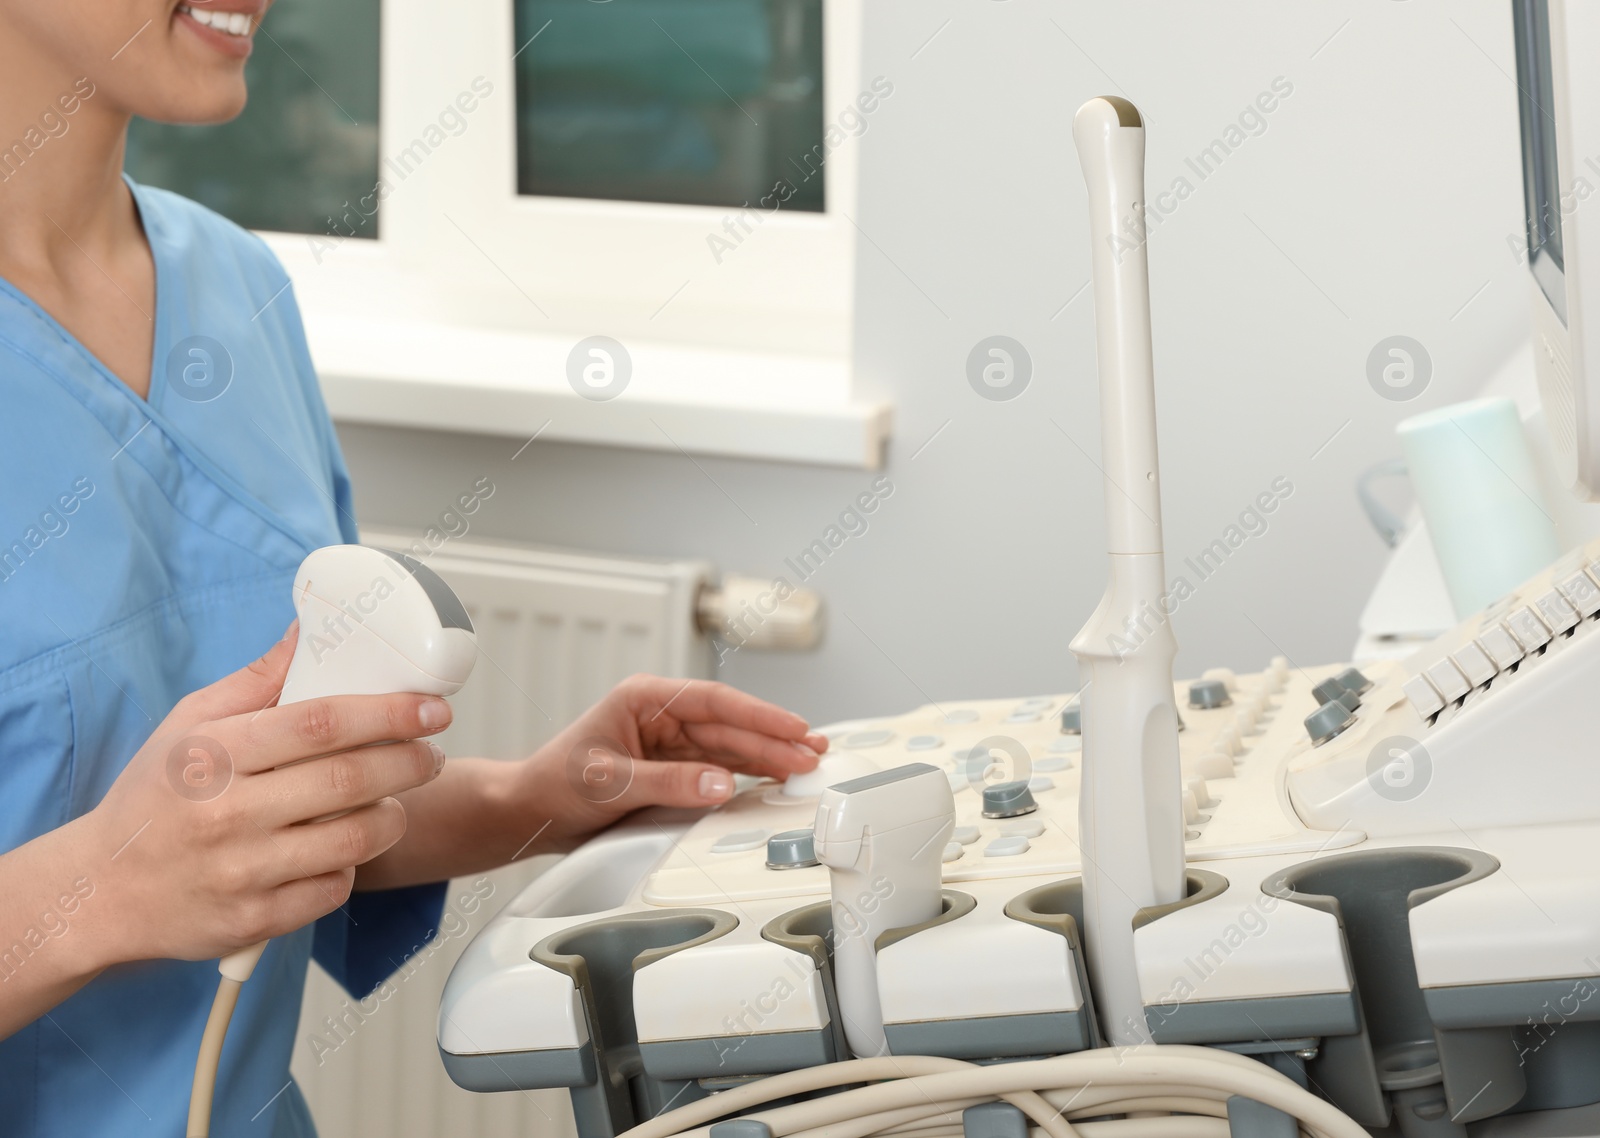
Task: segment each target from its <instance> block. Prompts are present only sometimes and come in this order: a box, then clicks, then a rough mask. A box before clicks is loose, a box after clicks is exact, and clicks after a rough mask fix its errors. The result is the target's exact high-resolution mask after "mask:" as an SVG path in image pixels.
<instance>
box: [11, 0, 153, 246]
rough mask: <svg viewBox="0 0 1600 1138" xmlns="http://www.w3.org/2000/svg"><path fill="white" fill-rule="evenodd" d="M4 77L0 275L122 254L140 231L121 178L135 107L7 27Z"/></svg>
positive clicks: (129, 197) (130, 199)
mask: <svg viewBox="0 0 1600 1138" xmlns="http://www.w3.org/2000/svg"><path fill="white" fill-rule="evenodd" d="M0 76H4V77H5V78H4V81H3V84H0V87H3V95H4V97H3V98H0V273H4V271H5V269H6V267H7V266H18V265H20V266H26V267H28V268H30V269H33V270H38V269H41V268H44V267H46V266H60V265H63V264H67V263H70V261H71V259H72V257H73V255H76V256H78V257H79V258H82V257H84V256H87V257H89V258H90V259H91V260H98V259H100V258H101V257H104V258H105V259H117V257H116V254H117V253H118V251H119V250H125V249H126V244H127V242H128V241H129V240H130V239H134V240H137V239H139V237H140V236H141V235H140V231H139V221H138V215H137V212H136V211H135V209H134V206H133V200H132V196H131V195H130V194H129V193H128V191H127V188H126V186H125V185H124V184H123V182H122V159H123V151H124V146H125V140H126V136H127V128H128V121H129V116H128V114H127V113H126V112H124V111H122V110H121V109H120V108H118V107H115V106H113V105H111V104H110V103H109V102H108V101H107V100H106V99H105V98H104V97H103V96H101V95H100V93H99V92H98V91H97V89H96V86H95V84H94V83H93V82H92V81H91V80H90V79H89V78H87V77H85V76H81V75H73V74H70V73H68V72H67V71H65V70H64V69H62V68H61V67H60V66H59V65H57V64H54V63H52V61H50V60H49V59H47V58H41V56H40V55H39V54H38V53H37V49H35V48H33V47H32V46H31V45H29V44H28V43H27V41H26V40H25V39H24V38H23V37H22V36H14V35H11V34H9V33H8V32H7V31H6V30H5V29H4V28H3V27H0Z"/></svg>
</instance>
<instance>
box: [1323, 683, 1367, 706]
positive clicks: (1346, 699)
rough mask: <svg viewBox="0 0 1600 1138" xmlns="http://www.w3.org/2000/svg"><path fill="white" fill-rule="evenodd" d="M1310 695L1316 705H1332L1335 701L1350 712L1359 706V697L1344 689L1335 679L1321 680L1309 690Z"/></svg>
mask: <svg viewBox="0 0 1600 1138" xmlns="http://www.w3.org/2000/svg"><path fill="white" fill-rule="evenodd" d="M1311 695H1312V696H1313V698H1315V699H1316V700H1317V702H1318V703H1332V702H1333V701H1335V700H1337V701H1338V702H1340V703H1342V704H1344V705H1345V706H1346V707H1347V708H1349V709H1350V710H1351V711H1354V710H1355V709H1356V708H1358V707H1360V706H1361V697H1360V696H1359V695H1357V694H1356V693H1355V692H1353V691H1351V690H1350V689H1349V688H1347V687H1345V686H1344V685H1343V684H1341V683H1340V682H1339V681H1338V680H1337V679H1326V680H1323V681H1322V682H1321V683H1320V684H1318V685H1317V686H1316V687H1314V688H1312V689H1311Z"/></svg>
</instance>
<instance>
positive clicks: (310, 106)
mask: <svg viewBox="0 0 1600 1138" xmlns="http://www.w3.org/2000/svg"><path fill="white" fill-rule="evenodd" d="M378 2H379V0H339V2H338V3H336V4H330V3H323V2H319V0H279V2H278V3H276V4H274V5H273V8H272V14H271V16H270V17H269V19H268V22H267V25H266V26H265V27H264V28H263V29H262V31H261V32H260V33H258V34H257V36H256V49H255V51H254V52H253V53H252V55H251V57H250V61H249V63H248V64H247V65H246V75H247V77H248V79H249V83H250V102H249V105H248V106H246V107H245V110H244V113H243V114H241V115H240V116H239V117H238V118H237V119H235V120H234V121H233V122H231V123H226V124H224V125H222V126H205V127H195V126H169V125H166V124H163V123H153V122H146V121H144V120H139V121H136V122H135V123H134V124H133V127H132V129H131V130H130V131H129V132H128V155H127V168H128V172H129V173H130V174H132V175H133V177H134V178H135V179H137V180H138V181H140V182H148V183H150V184H152V185H157V186H164V187H166V188H167V189H170V190H176V191H177V192H178V193H180V194H183V195H184V196H185V197H190V198H193V199H195V200H196V201H198V202H201V203H203V204H204V205H207V206H210V207H211V208H212V209H214V210H216V211H217V212H218V213H220V214H223V215H224V216H227V217H230V218H232V219H233V220H234V221H237V222H238V223H239V224H240V225H244V226H247V227H248V228H251V229H268V230H276V231H280V232H284V233H325V232H327V231H328V228H329V226H330V224H331V223H330V221H329V219H330V218H337V217H338V216H339V215H340V213H341V212H342V211H343V209H344V204H343V203H344V202H345V201H347V200H349V199H351V198H352V197H355V196H357V195H360V194H362V193H365V192H366V190H367V189H369V188H371V186H372V184H373V182H374V181H375V180H376V178H377V172H378ZM367 229H368V232H365V233H363V234H361V235H362V236H366V237H374V236H376V233H375V232H373V231H372V230H373V229H375V227H374V226H371V225H369V226H368V227H367Z"/></svg>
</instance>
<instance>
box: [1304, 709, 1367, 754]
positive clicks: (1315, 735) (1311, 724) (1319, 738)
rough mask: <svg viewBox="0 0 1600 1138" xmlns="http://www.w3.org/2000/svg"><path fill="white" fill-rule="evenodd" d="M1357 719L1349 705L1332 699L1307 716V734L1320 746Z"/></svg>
mask: <svg viewBox="0 0 1600 1138" xmlns="http://www.w3.org/2000/svg"><path fill="white" fill-rule="evenodd" d="M1355 721H1356V717H1355V716H1353V715H1351V714H1350V709H1349V708H1348V707H1346V706H1345V705H1344V704H1343V703H1341V702H1339V701H1338V700H1336V699H1330V700H1329V701H1328V702H1327V703H1325V704H1323V705H1322V706H1321V707H1319V708H1317V709H1316V710H1315V711H1313V712H1312V713H1311V714H1310V715H1308V716H1306V734H1308V735H1310V736H1311V742H1312V744H1313V745H1314V746H1318V747H1320V746H1322V744H1324V743H1326V742H1327V741H1328V740H1329V739H1332V738H1333V737H1334V736H1335V735H1337V734H1339V732H1341V731H1343V730H1344V729H1345V728H1347V727H1349V726H1350V725H1351V724H1352V723H1354V722H1355Z"/></svg>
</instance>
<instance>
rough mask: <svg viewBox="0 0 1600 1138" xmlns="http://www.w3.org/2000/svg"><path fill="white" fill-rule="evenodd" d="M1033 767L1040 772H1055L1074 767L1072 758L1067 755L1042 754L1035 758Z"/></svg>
mask: <svg viewBox="0 0 1600 1138" xmlns="http://www.w3.org/2000/svg"><path fill="white" fill-rule="evenodd" d="M1033 769H1034V770H1036V771H1038V772H1039V773H1040V774H1055V773H1056V772H1057V771H1065V770H1071V769H1072V760H1071V759H1069V758H1067V756H1065V755H1041V756H1040V757H1039V758H1037V759H1035V760H1033Z"/></svg>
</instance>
